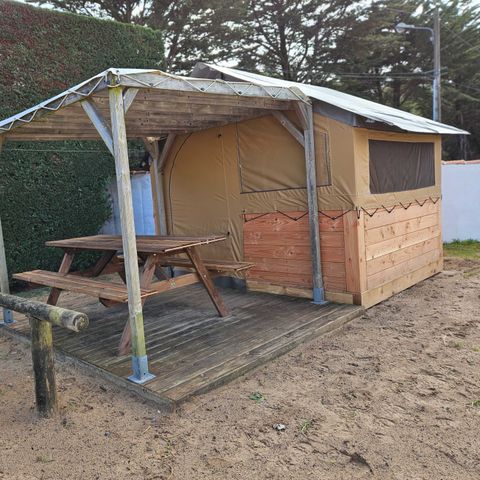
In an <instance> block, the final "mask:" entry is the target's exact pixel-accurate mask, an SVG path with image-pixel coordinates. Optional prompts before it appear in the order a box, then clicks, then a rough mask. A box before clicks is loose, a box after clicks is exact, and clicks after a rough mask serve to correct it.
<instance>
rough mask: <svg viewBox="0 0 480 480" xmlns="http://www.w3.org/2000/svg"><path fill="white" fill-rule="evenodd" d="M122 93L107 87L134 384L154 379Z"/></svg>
mask: <svg viewBox="0 0 480 480" xmlns="http://www.w3.org/2000/svg"><path fill="white" fill-rule="evenodd" d="M122 93H123V92H122V88H121V87H115V88H111V89H110V90H109V98H110V116H111V122H112V136H113V148H114V156H115V170H116V176H117V188H118V201H119V205H120V219H121V228H122V245H123V253H124V257H125V276H126V280H127V290H128V310H129V321H130V328H131V332H132V368H133V375H131V376H130V377H129V379H130V380H131V381H133V382H135V383H145V382H146V381H148V380H151V379H152V378H154V376H153V375H152V374H150V373H149V371H148V359H147V351H146V347H145V332H144V326H143V310H142V299H141V293H140V276H139V272H138V253H137V244H136V236H135V223H134V218H133V202H132V186H131V182H130V166H129V161H128V148H127V132H126V128H125V117H124V107H123V95H122Z"/></svg>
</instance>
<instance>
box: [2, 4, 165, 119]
mask: <svg viewBox="0 0 480 480" xmlns="http://www.w3.org/2000/svg"><path fill="white" fill-rule="evenodd" d="M0 51H1V52H2V54H1V55H0V99H2V100H1V102H0V118H4V117H7V116H9V115H13V114H15V113H18V112H19V111H21V110H23V109H25V108H28V107H31V106H33V105H35V104H37V103H39V102H41V101H42V100H45V99H46V98H47V97H48V96H52V95H54V94H57V93H60V92H61V91H63V90H64V89H65V88H68V87H70V86H72V85H75V84H77V83H80V82H81V81H83V80H86V79H87V78H89V77H92V76H93V75H96V74H97V73H100V72H101V71H103V70H106V69H107V68H110V67H118V68H122V67H125V68H156V67H157V68H158V66H159V65H160V64H161V62H162V60H163V41H162V35H161V33H160V32H159V31H154V30H151V29H148V28H145V27H140V26H135V25H127V24H123V23H118V22H113V21H106V20H98V19H96V18H89V17H86V16H82V15H73V14H68V13H59V12H53V11H51V10H47V9H40V8H34V7H31V6H29V5H24V4H21V3H16V2H8V1H2V0H0ZM5 99H7V100H5Z"/></svg>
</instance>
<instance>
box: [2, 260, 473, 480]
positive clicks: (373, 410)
mask: <svg viewBox="0 0 480 480" xmlns="http://www.w3.org/2000/svg"><path fill="white" fill-rule="evenodd" d="M479 305H480V262H477V263H474V262H473V261H469V260H450V261H447V262H446V264H445V272H444V273H442V274H440V275H438V276H436V277H434V278H433V279H429V280H427V281H425V282H422V283H421V284H419V285H417V286H415V287H413V288H411V289H410V290H408V291H406V292H403V293H401V294H399V295H397V296H395V297H394V298H392V299H390V300H388V301H386V302H384V303H383V304H381V305H379V306H377V307H374V308H372V309H370V310H369V311H368V312H366V313H365V314H364V315H363V316H362V317H361V318H358V319H357V320H354V321H353V322H352V323H350V324H349V325H347V326H345V327H344V328H342V329H340V330H337V331H335V332H333V333H331V334H329V335H327V336H325V337H322V338H320V339H316V340H313V341H312V342H311V343H309V344H307V345H302V346H301V347H299V348H297V349H295V350H293V351H292V352H291V353H290V354H287V355H285V356H283V357H281V358H280V359H278V360H276V361H275V362H271V363H270V364H268V365H266V366H264V367H263V368H261V369H258V370H256V371H254V372H252V373H250V374H248V375H246V376H244V377H242V378H240V379H238V380H237V381H235V382H233V383H230V384H229V385H227V386H225V387H222V388H220V389H218V390H215V391H213V392H210V393H208V394H206V395H203V396H200V397H197V398H195V399H194V400H192V401H190V402H188V403H187V404H186V405H185V406H184V407H183V408H182V409H181V410H180V411H179V412H177V413H175V414H172V415H170V416H164V415H162V414H161V413H159V412H158V411H156V409H155V408H152V407H151V406H148V405H146V404H142V403H141V402H139V401H138V400H137V399H136V398H135V397H133V396H130V395H129V394H126V393H123V392H121V391H119V390H118V389H116V388H113V387H111V386H109V385H102V384H101V382H100V381H98V380H95V379H94V378H93V377H89V376H88V375H85V374H83V373H81V372H79V371H78V370H76V369H75V368H73V367H70V366H66V365H65V364H61V363H58V364H57V365H58V370H59V372H58V380H59V384H60V385H61V389H60V390H61V391H60V393H61V404H62V409H61V413H60V415H59V416H58V417H57V418H54V419H50V420H42V421H40V420H38V419H36V417H35V413H34V410H33V385H32V373H31V367H30V357H29V351H28V349H27V348H26V347H25V346H23V345H22V344H20V343H17V342H15V341H13V340H9V339H6V338H3V337H1V336H0V362H1V367H0V444H1V447H0V448H1V452H0V479H8V480H10V479H12V480H26V479H29V480H30V479H62V480H64V479H72V480H73V479H82V480H90V479H102V480H103V479H112V480H113V479H115V480H121V479H195V480H196V479H203V478H205V479H222V480H225V479H300V478H301V479H306V478H308V479H310V478H311V479H342V480H343V479H377V478H378V479H382V480H387V479H402V480H403V479H415V480H418V479H435V480H440V479H457V480H458V479H478V478H479V477H480V441H479V433H478V432H479V431H480V369H479V368H478V365H479V362H480V308H479ZM252 394H253V395H252ZM278 423H281V424H284V425H286V429H285V431H277V430H275V429H274V428H273V427H272V426H273V425H274V424H278Z"/></svg>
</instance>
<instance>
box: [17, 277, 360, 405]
mask: <svg viewBox="0 0 480 480" xmlns="http://www.w3.org/2000/svg"><path fill="white" fill-rule="evenodd" d="M221 294H222V296H223V298H224V299H225V303H226V304H227V305H228V307H229V308H230V310H231V312H232V314H231V315H229V316H228V317H225V318H221V317H219V316H218V315H217V313H216V311H215V309H214V308H212V305H211V303H210V301H209V298H208V295H207V294H206V292H205V291H204V290H203V289H202V288H201V286H200V285H198V284H197V285H191V286H188V287H185V288H183V289H181V290H177V291H175V290H174V291H171V292H168V293H165V294H163V295H160V296H158V297H155V298H153V299H151V300H150V302H149V303H147V304H146V305H145V308H144V322H145V336H146V340H147V351H148V355H149V361H150V368H151V371H152V372H153V373H154V374H155V375H156V378H155V379H154V380H153V381H151V382H149V383H148V384H147V385H146V388H147V389H148V391H149V393H150V394H154V395H157V396H158V398H159V399H160V400H162V401H172V402H174V403H175V404H178V403H180V402H183V401H185V400H186V399H188V398H190V397H191V396H192V395H195V394H199V393H203V392H205V391H207V390H209V389H211V388H214V387H216V386H218V385H220V384H223V383H225V382H227V381H230V380H232V379H233V378H235V377H238V376H239V375H242V374H244V373H245V372H247V371H248V370H250V369H252V368H255V367H256V366H258V365H261V364H263V363H265V362H267V361H269V360H270V359H272V358H275V357H277V356H279V355H281V354H283V353H285V352H286V351H288V350H290V349H291V348H294V347H295V346H296V345H298V344H300V343H302V342H305V341H308V340H309V339H311V338H314V337H315V336H318V335H321V334H323V333H325V332H326V331H329V330H331V329H332V328H335V327H337V326H339V325H341V324H343V323H345V322H346V321H348V320H350V319H351V318H353V317H355V316H357V315H359V314H360V313H361V311H362V309H361V307H357V306H352V305H338V304H328V305H325V306H317V305H313V304H312V303H311V302H310V301H308V300H306V299H301V298H293V297H286V296H280V295H270V294H266V293H259V292H242V291H240V290H234V289H228V288H223V289H221ZM42 300H44V299H42ZM59 305H60V306H63V307H68V308H74V309H75V310H79V311H82V312H85V313H87V314H88V316H89V318H90V326H89V328H88V329H87V330H86V331H85V332H82V333H79V334H72V333H71V332H67V331H65V330H61V329H58V328H54V341H55V346H56V348H58V349H59V350H61V351H62V352H64V353H66V354H67V355H69V356H72V357H74V358H78V359H80V360H82V361H84V362H88V363H89V364H92V365H95V366H96V367H99V368H100V369H102V371H107V372H109V373H110V374H111V375H115V376H116V377H122V378H126V377H127V376H128V375H130V373H131V371H130V369H131V365H130V358H129V357H128V356H123V357H118V356H116V348H117V345H118V341H119V338H120V336H121V332H122V329H123V325H124V322H125V319H126V318H127V317H128V311H127V306H126V305H118V306H115V307H113V308H109V309H106V308H104V307H103V306H102V305H100V304H99V303H98V302H96V301H95V299H92V298H91V297H87V296H84V295H79V294H75V293H72V292H69V293H67V294H65V295H63V296H62V297H60V302H59ZM11 328H12V329H14V330H16V331H18V332H21V333H22V334H24V335H28V334H29V326H28V322H27V320H26V319H25V318H24V317H23V318H22V317H20V316H19V317H17V323H15V324H13V326H12V327H11Z"/></svg>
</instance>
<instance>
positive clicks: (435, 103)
mask: <svg viewBox="0 0 480 480" xmlns="http://www.w3.org/2000/svg"><path fill="white" fill-rule="evenodd" d="M395 30H396V32H397V33H405V32H406V31H407V30H426V31H428V32H430V41H431V42H432V44H433V82H432V118H433V119H434V120H435V121H436V122H440V121H441V119H442V108H441V97H440V80H441V66H440V10H439V8H438V6H436V7H435V11H434V18H433V28H430V27H417V26H416V25H410V24H407V23H404V22H400V23H398V24H397V25H396V26H395Z"/></svg>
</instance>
